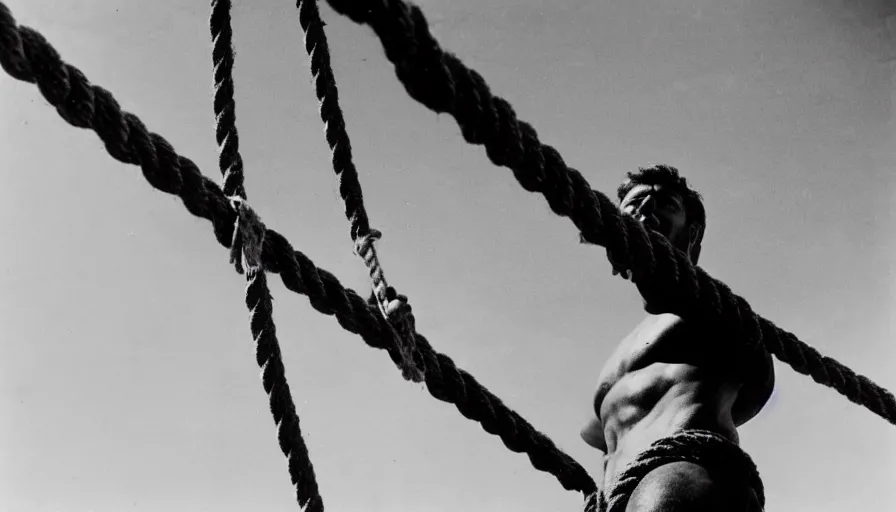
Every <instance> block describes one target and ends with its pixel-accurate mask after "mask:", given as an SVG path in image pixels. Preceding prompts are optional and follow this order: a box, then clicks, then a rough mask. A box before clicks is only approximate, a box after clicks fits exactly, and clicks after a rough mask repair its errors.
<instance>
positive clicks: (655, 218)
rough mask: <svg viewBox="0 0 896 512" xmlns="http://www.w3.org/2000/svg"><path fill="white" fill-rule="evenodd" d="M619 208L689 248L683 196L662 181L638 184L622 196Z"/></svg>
mask: <svg viewBox="0 0 896 512" xmlns="http://www.w3.org/2000/svg"><path fill="white" fill-rule="evenodd" d="M619 209H621V210H622V211H623V212H624V213H627V214H629V215H631V216H633V217H634V218H636V219H638V220H639V221H641V222H642V223H643V224H644V227H646V228H647V229H652V230H654V231H656V232H658V233H659V234H661V235H663V236H664V237H666V240H668V241H669V243H671V244H672V245H673V246H675V247H677V248H679V249H681V250H683V251H685V252H688V242H689V233H688V224H687V216H686V213H685V209H684V201H683V200H682V198H681V196H680V195H679V194H677V193H675V192H672V191H671V190H669V189H667V188H666V187H664V186H663V185H636V186H635V187H634V188H633V189H631V190H630V191H629V192H628V194H627V195H626V196H625V197H624V198H623V199H622V202H621V203H620V204H619Z"/></svg>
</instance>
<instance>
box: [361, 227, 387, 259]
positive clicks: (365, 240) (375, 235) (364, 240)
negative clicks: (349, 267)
mask: <svg viewBox="0 0 896 512" xmlns="http://www.w3.org/2000/svg"><path fill="white" fill-rule="evenodd" d="M382 237H383V233H382V232H381V231H380V230H378V229H373V228H371V229H370V231H368V232H367V234H364V235H361V236H359V237H358V238H357V239H355V254H357V255H358V256H360V257H361V258H363V259H365V260H366V259H367V258H366V256H367V254H368V253H369V251H370V250H371V249H373V242H376V241H377V240H379V239H380V238H382Z"/></svg>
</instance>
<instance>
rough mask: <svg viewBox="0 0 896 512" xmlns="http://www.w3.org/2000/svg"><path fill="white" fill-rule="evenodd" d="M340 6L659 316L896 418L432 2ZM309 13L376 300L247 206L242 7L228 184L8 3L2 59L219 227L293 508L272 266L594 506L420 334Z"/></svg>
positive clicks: (219, 118) (866, 385)
mask: <svg viewBox="0 0 896 512" xmlns="http://www.w3.org/2000/svg"><path fill="white" fill-rule="evenodd" d="M328 3H329V4H330V6H331V7H332V8H333V9H334V10H335V11H336V12H337V13H339V14H341V15H344V16H347V17H348V18H350V19H351V20H352V21H354V22H355V23H358V24H363V25H367V26H369V27H370V28H371V29H372V30H373V31H374V32H375V33H376V35H377V36H378V38H379V39H380V41H381V43H382V45H383V49H384V52H385V54H386V57H387V58H388V59H389V61H390V62H392V64H393V65H394V66H395V73H396V75H397V77H398V79H399V80H400V81H401V83H402V84H403V85H404V87H405V90H406V91H407V92H408V94H409V95H410V96H411V97H412V98H414V99H415V100H417V101H418V102H419V103H421V104H423V105H424V106H426V107H428V108H429V109H431V110H432V111H434V112H437V113H448V114H450V115H451V116H452V117H453V118H454V119H455V120H456V121H457V124H458V126H459V127H460V129H461V133H462V135H463V137H464V139H465V140H466V141H467V142H469V143H471V144H477V145H483V146H485V150H486V155H487V156H488V158H489V159H490V160H491V161H492V163H494V164H495V165H497V166H501V167H507V168H509V169H510V170H511V171H512V172H513V175H514V177H515V178H516V180H517V181H518V182H519V184H520V185H521V186H522V187H523V188H524V189H525V190H528V191H530V192H538V193H540V194H542V195H543V196H544V198H545V199H546V200H547V202H548V205H549V206H550V208H551V210H552V211H553V212H554V213H556V214H558V215H561V216H564V217H568V218H569V219H570V220H572V222H573V223H574V224H575V226H576V227H577V228H578V229H579V231H580V236H581V239H582V240H583V241H586V242H588V243H590V244H596V245H601V246H604V247H605V248H606V252H607V258H608V259H609V261H610V264H611V267H612V270H613V272H614V274H621V275H627V276H630V278H631V281H632V282H633V283H635V285H636V286H637V287H638V290H639V292H640V293H641V295H642V296H643V298H644V299H645V303H646V309H647V310H648V311H649V312H651V313H674V314H676V315H679V316H681V317H682V318H684V319H689V318H699V319H701V321H704V322H712V323H714V324H715V325H721V326H724V328H725V329H726V331H727V332H729V333H731V335H732V336H734V337H735V338H736V342H737V343H741V344H744V346H747V347H749V348H750V349H751V350H766V351H768V352H770V353H771V354H773V355H774V356H775V357H777V358H778V359H779V360H780V361H782V362H784V363H787V364H788V365H790V366H791V367H792V368H793V369H794V370H796V371H797V372H799V373H801V374H804V375H809V376H811V377H812V379H813V380H815V381H816V382H818V383H819V384H823V385H825V386H828V387H831V388H833V389H835V390H837V391H838V392H840V393H841V394H842V395H844V396H846V397H847V398H848V399H849V400H851V401H852V402H854V403H857V404H859V405H862V406H864V407H865V408H867V409H869V410H870V411H872V412H873V413H875V414H877V415H879V416H881V417H883V418H884V419H886V420H887V421H889V422H890V423H893V424H896V399H894V396H893V394H892V393H890V392H889V391H887V390H885V389H883V388H881V387H880V386H879V385H877V384H875V383H874V382H872V381H871V380H870V379H869V378H867V377H865V376H863V375H859V374H856V373H855V372H853V371H852V370H850V369H849V368H847V367H846V366H844V365H843V364H841V363H839V362H837V361H836V360H834V359H831V358H829V357H826V356H823V355H821V354H820V353H819V352H818V351H817V350H815V349H814V348H812V347H810V346H808V345H807V344H805V343H804V342H802V341H800V340H799V339H798V338H797V337H796V336H795V335H794V334H792V333H789V332H787V331H785V330H783V329H781V328H779V327H777V326H775V325H774V324H773V323H772V322H770V321H769V320H767V319H765V318H763V317H761V316H759V315H758V314H756V313H754V312H753V311H752V309H751V308H750V305H749V304H748V303H747V302H746V300H745V299H743V298H742V297H740V296H738V295H736V294H734V293H733V292H732V291H731V290H730V289H729V288H728V287H727V286H726V285H725V284H724V283H722V282H720V281H718V280H716V279H714V278H713V277H711V276H709V274H707V273H706V272H705V271H703V270H702V269H701V268H699V267H697V266H695V265H693V264H692V263H691V262H690V261H689V259H688V257H687V255H686V254H684V253H683V252H682V251H680V250H678V249H676V248H673V247H672V246H671V245H670V244H669V243H668V242H667V241H666V239H665V238H663V237H662V236H661V235H659V234H658V233H656V232H653V231H648V230H647V229H645V228H644V226H643V225H642V224H641V223H640V222H638V221H637V220H635V219H634V218H632V217H630V216H627V215H623V214H621V213H620V212H619V210H618V208H617V206H616V205H615V203H614V202H613V201H612V200H611V199H610V198H608V197H607V196H606V195H604V194H602V193H601V192H599V191H596V190H593V189H592V188H591V187H590V185H589V184H588V182H587V181H586V180H585V178H584V176H582V174H581V173H580V172H578V171H577V170H575V169H573V168H571V167H568V166H567V165H566V164H565V162H564V161H563V159H562V157H561V156H560V154H559V153H558V152H557V150H555V149H554V148H553V147H551V146H548V145H545V144H542V143H541V142H540V141H539V139H538V136H537V134H536V131H535V129H534V128H533V127H532V126H531V125H529V124H528V123H526V122H524V121H522V120H519V119H518V118H517V117H516V114H515V113H514V111H513V108H512V107H511V106H510V104H509V103H507V101H505V100H504V99H502V98H500V97H497V96H494V95H493V94H492V93H491V91H490V90H489V88H488V85H487V84H486V83H485V80H484V79H483V78H482V76H481V75H479V74H478V73H477V72H476V71H474V70H472V69H469V68H467V67H466V66H465V65H464V64H463V63H462V62H461V61H460V60H459V59H458V58H457V57H455V56H454V55H452V54H450V53H447V52H445V51H444V50H442V49H441V47H440V46H439V44H438V42H437V41H436V40H435V39H434V38H433V36H432V35H431V34H430V32H429V27H428V24H427V21H426V19H425V17H424V15H423V13H422V11H421V10H420V8H418V7H416V6H413V5H410V4H407V3H405V2H403V1H402V0H365V1H360V0H354V1H351V0H328ZM297 8H298V11H299V22H300V25H301V27H302V30H303V31H304V34H305V50H306V52H307V53H308V56H309V59H310V64H311V73H312V75H313V77H314V84H315V91H316V95H317V99H318V101H319V105H320V118H321V120H322V121H323V122H324V125H325V136H326V140H327V143H328V145H329V147H330V149H331V152H332V164H333V170H334V171H335V173H336V176H337V179H338V183H339V191H340V195H341V197H342V200H343V202H344V204H345V216H346V218H347V219H348V220H349V223H350V236H351V238H352V242H353V244H354V251H355V253H356V254H357V255H358V256H359V257H360V258H361V259H362V260H363V262H364V265H365V266H366V267H367V269H368V273H369V275H370V279H371V287H372V291H371V293H370V294H369V296H368V298H366V299H365V298H363V297H362V296H361V295H359V294H358V293H357V292H355V291H353V290H350V289H347V288H345V287H343V286H342V285H341V284H340V282H339V280H338V279H337V278H336V277H335V276H333V275H332V274H331V273H329V272H327V271H326V270H324V269H322V268H320V267H317V266H316V265H315V264H314V263H313V262H312V261H311V260H310V259H309V258H308V257H307V256H305V255H304V254H303V253H301V252H299V251H297V250H295V249H294V248H293V247H292V245H291V244H290V243H289V241H288V240H287V239H286V238H285V237H284V236H283V235H281V234H280V233H278V232H276V231H274V230H273V229H270V228H268V227H266V226H265V225H264V224H263V223H262V221H261V220H260V219H259V217H258V216H257V215H256V214H255V212H254V211H253V210H252V208H251V206H250V205H249V203H248V200H247V195H246V190H245V184H244V180H243V176H244V169H243V161H242V158H241V156H240V153H239V135H238V132H237V128H236V112H235V102H234V84H233V74H232V72H233V66H234V53H233V43H232V38H233V32H232V28H231V18H230V9H231V2H230V0H212V2H211V15H210V23H209V25H210V31H211V37H212V41H213V52H212V59H213V66H214V84H215V92H214V114H215V120H216V130H215V136H216V140H217V143H218V145H219V170H220V172H221V175H222V185H221V186H218V185H217V184H216V183H215V182H214V181H212V180H211V179H209V178H207V177H205V176H204V175H203V174H202V173H201V172H200V170H199V169H198V168H197V166H196V165H195V164H194V163H193V162H192V161H191V160H189V159H188V158H186V157H183V156H181V155H179V154H178V153H177V152H176V151H175V150H174V148H173V147H172V146H171V145H170V144H169V143H168V141H166V140H165V139H164V138H163V137H162V136H160V135H158V134H156V133H154V132H150V131H149V130H148V129H147V128H146V127H145V126H144V125H143V123H142V122H141V121H140V119H138V118H137V117H136V116H135V115H134V114H131V113H128V112H124V111H122V110H121V108H120V107H119V105H118V102H117V101H116V100H115V98H114V97H113V96H112V94H111V93H110V92H108V91H107V90H105V89H103V88H102V87H100V86H97V85H93V84H91V83H90V82H89V81H88V79H87V77H85V76H84V74H83V73H82V72H81V71H80V70H78V69H77V68H75V67H74V66H72V65H70V64H68V63H66V62H64V61H63V60H62V58H61V57H60V56H59V54H58V53H57V51H56V50H55V49H54V48H53V47H52V46H51V45H50V43H49V42H47V40H46V39H45V38H44V37H43V36H42V35H41V34H40V33H39V32H37V31H35V30H33V29H31V28H28V27H25V26H20V25H18V24H17V23H16V21H15V19H14V17H13V15H12V13H11V12H10V10H9V8H8V7H7V6H6V5H5V4H4V3H3V2H2V1H0V66H2V67H3V69H4V71H6V73H7V74H9V75H10V76H12V77H13V78H16V79H18V80H21V81H25V82H29V83H34V84H36V85H37V87H38V89H39V90H40V93H41V94H42V95H43V97H44V98H45V99H46V100H47V101H48V102H49V103H50V105H52V106H53V107H55V108H56V111H57V112H58V113H59V115H60V116H61V117H62V118H63V119H64V120H65V121H66V122H68V123H69V124H71V125H73V126H76V127H79V128H89V129H91V130H93V131H94V132H96V134H97V135H98V136H99V137H100V139H101V140H102V141H103V143H104V144H105V147H106V151H107V152H108V153H109V154H110V155H111V156H112V157H113V158H115V159H116V160H119V161H121V162H124V163H128V164H133V165H138V166H140V168H141V170H142V171H143V176H144V178H145V179H146V180H147V181H148V182H149V183H150V185H152V186H153V187H155V188H156V189H158V190H161V191H163V192H166V193H168V194H176V195H177V196H179V197H180V198H181V200H182V201H183V203H184V206H185V207H186V208H187V210H188V211H189V212H190V213H191V214H193V215H195V216H197V217H201V218H205V219H208V220H209V221H210V222H211V223H212V226H213V230H214V234H215V237H216V239H217V240H218V242H219V243H220V244H221V245H222V246H224V247H227V248H229V249H230V261H231V263H233V264H234V266H235V268H236V270H237V272H239V273H241V274H244V275H245V277H246V282H247V285H246V298H245V302H246V306H247V308H248V309H249V317H250V332H251V333H252V337H253V339H254V341H255V345H256V362H257V364H258V365H259V367H260V368H261V370H262V385H263V387H264V390H265V392H266V393H267V394H268V398H269V405H270V410H271V414H272V415H273V417H274V422H275V424H276V427H277V440H278V442H279V445H280V449H281V451H282V452H283V454H284V456H286V458H287V461H288V469H289V475H290V479H291V481H292V484H293V486H294V490H295V496H296V500H297V502H298V503H299V505H300V506H301V507H302V508H303V509H305V510H309V511H313V512H317V511H322V510H323V509H324V506H323V500H322V498H321V496H320V493H319V490H318V486H317V481H316V478H315V475H314V469H313V466H312V464H311V460H310V458H309V454H308V449H307V447H306V446H305V443H304V440H303V437H302V433H301V429H300V424H299V417H298V415H297V413H296V408H295V404H294V402H293V400H292V395H291V393H290V390H289V385H288V383H287V381H286V376H285V369H284V366H283V361H282V358H281V355H280V348H279V342H278V341H277V335H276V329H275V326H274V322H273V316H272V315H273V309H272V303H271V296H270V292H269V290H268V286H267V280H266V275H267V273H268V272H270V273H273V274H279V275H280V279H281V280H282V281H283V283H284V285H285V286H286V287H287V289H289V290H291V291H293V292H296V293H299V294H302V295H306V296H307V297H308V299H309V302H310V303H311V306H312V307H313V308H314V309H316V310H317V311H319V312H321V313H324V314H326V315H331V316H334V317H336V320H337V321H338V322H339V324H340V325H341V326H342V327H343V328H344V329H346V330H347V331H349V332H352V333H354V334H357V335H359V336H360V337H361V338H362V339H363V340H364V342H365V343H366V344H367V345H369V346H371V347H373V348H378V349H382V350H385V351H386V353H387V354H388V355H389V357H390V358H391V359H392V361H393V363H394V364H395V365H396V366H397V367H398V368H399V370H400V371H401V373H402V376H403V377H404V378H405V379H406V380H409V381H412V382H422V383H424V384H425V387H426V389H427V390H428V392H429V393H430V394H431V395H432V396H433V397H435V398H437V399H439V400H442V401H445V402H449V403H452V404H454V406H455V407H457V409H458V410H459V411H460V412H461V414H463V415H464V416H466V417H467V418H469V419H471V420H474V421H476V422H478V423H480V424H481V426H482V428H483V429H484V430H485V431H486V432H488V433H490V434H493V435H496V436H498V437H499V438H500V439H501V440H502V441H503V443H504V445H505V446H506V447H507V448H508V449H510V450H512V451H514V452H517V453H525V454H526V455H527V456H528V457H529V460H530V461H531V464H532V466H533V467H535V468H536V469H538V470H541V471H545V472H547V473H550V474H551V475H553V476H554V477H555V478H557V480H558V481H559V482H560V484H561V485H562V486H563V487H564V488H565V489H567V490H573V491H578V492H581V493H582V494H583V496H584V509H585V510H595V509H596V507H597V499H598V489H597V485H596V484H595V482H594V480H593V479H592V478H591V477H590V476H589V474H588V473H587V471H586V470H585V469H584V468H583V467H582V466H581V465H580V464H578V463H577V462H576V461H575V460H573V459H572V458H571V457H570V456H569V455H567V454H565V453H563V452H562V451H561V450H560V449H559V448H557V446H556V445H555V444H554V443H553V442H552V441H551V440H550V439H549V438H548V437H547V436H545V435H544V434H542V433H541V432H539V431H538V430H536V429H535V428H534V427H533V426H532V425H531V424H529V423H528V422H527V421H526V420H525V419H523V418H522V417H521V416H520V415H519V414H517V413H516V412H514V411H512V410H511V409H509V408H508V407H507V406H506V405H504V404H503V402H502V401H501V400H500V399H499V398H498V397H496V396H495V395H493V394H492V393H491V392H489V391H488V390H487V389H486V388H485V387H483V386H482V385H481V384H479V383H478V382H477V381H476V379H475V378H474V377H473V376H472V375H470V374H469V373H467V372H465V371H464V370H462V369H460V368H458V367H457V366H456V365H455V364H454V362H453V361H452V360H451V358H449V357H448V356H446V355H444V354H441V353H439V352H437V351H436V350H435V349H433V347H432V345H431V344H430V343H429V341H428V340H427V339H426V338H425V337H424V336H423V335H422V334H420V333H419V332H417V328H416V324H415V320H414V315H413V311H412V309H411V307H410V305H409V303H408V299H407V297H405V296H403V295H400V294H398V293H397V291H396V290H395V289H394V288H393V287H391V286H389V285H388V284H387V282H386V279H385V275H384V272H383V269H382V266H381V264H380V262H379V259H378V256H377V252H376V249H375V242H376V240H378V239H379V238H380V237H381V236H382V234H381V233H380V231H378V230H376V229H374V228H372V227H371V226H370V221H369V219H368V215H367V211H366V209H365V208H364V201H363V194H362V192H361V185H360V182H359V180H358V174H357V171H356V169H355V166H354V163H353V162H352V152H351V143H350V140H349V137H348V133H347V132H346V127H345V120H344V118H343V116H342V110H341V109H340V107H339V98H338V92H337V88H336V81H335V77H334V74H333V70H332V68H331V66H330V54H329V49H328V45H327V39H326V35H325V33H324V30H323V27H324V24H323V22H322V21H321V19H320V14H319V12H318V8H317V3H316V2H315V1H314V0H299V1H298V2H297ZM649 463H650V462H649V461H648V464H649Z"/></svg>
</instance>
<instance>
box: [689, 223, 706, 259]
mask: <svg viewBox="0 0 896 512" xmlns="http://www.w3.org/2000/svg"><path fill="white" fill-rule="evenodd" d="M702 235H703V227H702V226H691V227H690V229H689V230H688V255H689V256H690V257H691V262H692V263H693V264H694V265H696V264H697V260H699V259H700V249H701V248H702V247H701V246H702V244H701V243H700V242H701V238H702Z"/></svg>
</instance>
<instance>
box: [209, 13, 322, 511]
mask: <svg viewBox="0 0 896 512" xmlns="http://www.w3.org/2000/svg"><path fill="white" fill-rule="evenodd" d="M230 9H231V2H230V0H212V2H211V16H210V18H209V27H210V29H211V35H212V42H213V45H214V46H213V49H212V62H213V64H214V72H215V73H214V74H215V97H214V110H215V138H216V139H217V142H218V147H219V150H220V156H219V158H218V165H219V168H220V170H221V175H222V177H223V181H224V183H223V189H224V194H226V195H227V196H230V200H231V206H232V207H233V208H234V209H235V210H236V211H237V213H238V216H237V220H236V225H235V226H234V230H233V241H232V243H231V263H233V264H234V265H236V269H237V271H238V272H240V273H242V272H243V271H245V274H246V307H247V308H249V326H250V330H251V332H252V339H253V340H254V341H255V361H256V363H258V366H259V367H260V368H261V382H262V386H263V387H264V391H265V393H267V395H268V404H269V406H270V410H271V415H272V416H273V417H274V423H275V424H276V426H277V441H278V444H279V445H280V451H281V452H283V455H284V456H286V458H287V461H288V467H289V477H290V480H291V482H292V484H293V486H294V488H295V495H296V501H297V502H298V503H299V506H300V507H302V508H303V509H304V510H306V511H308V512H323V510H324V505H323V499H322V498H321V496H320V491H319V489H318V486H317V480H316V479H315V476H314V467H313V466H312V464H311V459H310V458H309V456H308V448H307V447H306V446H305V441H304V440H303V439H302V431H301V428H300V425H299V416H298V414H297V412H296V407H295V404H294V403H293V400H292V395H291V393H290V391H289V384H288V383H287V381H286V373H285V368H284V366H283V358H282V355H281V352H280V344H279V343H278V341H277V332H276V327H275V326H274V317H273V305H272V301H271V294H270V291H269V289H268V285H267V277H266V276H265V272H264V268H263V267H262V264H261V254H262V249H263V246H264V238H265V237H264V233H265V228H264V225H263V224H262V223H261V221H260V219H259V218H258V216H257V215H255V213H254V212H253V211H252V210H251V209H250V208H249V207H248V205H247V204H246V203H245V200H246V189H245V185H244V175H243V160H242V157H241V156H240V153H239V135H238V133H237V129H236V103H235V101H234V99H233V92H234V87H233V62H234V52H233V30H232V28H231V18H230Z"/></svg>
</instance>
